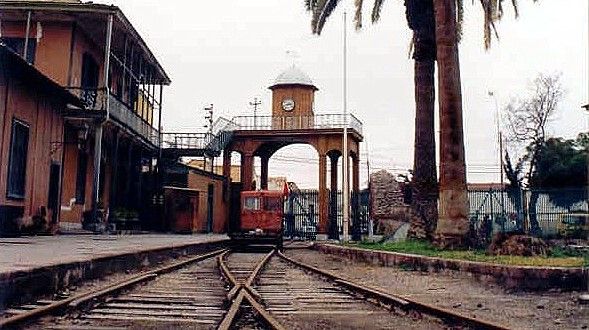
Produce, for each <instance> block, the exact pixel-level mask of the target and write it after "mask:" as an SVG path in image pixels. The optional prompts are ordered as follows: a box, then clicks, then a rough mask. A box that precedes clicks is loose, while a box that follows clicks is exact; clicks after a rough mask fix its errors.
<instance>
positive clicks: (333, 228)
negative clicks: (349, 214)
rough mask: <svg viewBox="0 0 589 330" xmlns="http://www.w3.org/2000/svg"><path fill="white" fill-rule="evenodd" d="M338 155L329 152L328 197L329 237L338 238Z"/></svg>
mask: <svg viewBox="0 0 589 330" xmlns="http://www.w3.org/2000/svg"><path fill="white" fill-rule="evenodd" d="M339 157H340V155H339V154H338V153H335V152H333V153H331V154H330V155H329V160H330V161H331V178H330V186H331V187H330V189H331V191H330V195H331V196H330V198H329V238H330V239H339V227H338V224H337V188H338V184H337V183H338V182H337V174H338V173H337V162H338V159H339Z"/></svg>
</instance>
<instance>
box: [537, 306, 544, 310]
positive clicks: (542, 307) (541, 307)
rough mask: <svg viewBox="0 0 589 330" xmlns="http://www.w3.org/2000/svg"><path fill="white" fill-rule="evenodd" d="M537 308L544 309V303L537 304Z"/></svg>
mask: <svg viewBox="0 0 589 330" xmlns="http://www.w3.org/2000/svg"><path fill="white" fill-rule="evenodd" d="M536 308H538V309H544V305H538V306H536Z"/></svg>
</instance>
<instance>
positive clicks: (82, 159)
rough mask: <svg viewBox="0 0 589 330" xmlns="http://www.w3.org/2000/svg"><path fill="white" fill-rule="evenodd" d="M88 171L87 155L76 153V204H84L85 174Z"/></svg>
mask: <svg viewBox="0 0 589 330" xmlns="http://www.w3.org/2000/svg"><path fill="white" fill-rule="evenodd" d="M87 169H88V154H86V153H85V152H81V151H80V152H79V153H78V172H77V174H76V204H84V203H85V202H86V172H87Z"/></svg>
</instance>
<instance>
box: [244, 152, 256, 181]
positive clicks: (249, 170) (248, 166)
mask: <svg viewBox="0 0 589 330" xmlns="http://www.w3.org/2000/svg"><path fill="white" fill-rule="evenodd" d="M253 175H254V156H253V154H251V153H245V152H244V153H243V154H241V183H242V184H243V190H244V191H248V190H254V189H255V187H253V185H252V183H253V181H254V178H253Z"/></svg>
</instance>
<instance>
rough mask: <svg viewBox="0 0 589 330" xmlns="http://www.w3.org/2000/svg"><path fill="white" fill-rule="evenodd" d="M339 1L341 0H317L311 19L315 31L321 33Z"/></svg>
mask: <svg viewBox="0 0 589 330" xmlns="http://www.w3.org/2000/svg"><path fill="white" fill-rule="evenodd" d="M338 3H339V0H317V3H316V5H315V8H314V9H313V18H312V19H311V27H312V29H313V33H316V34H321V31H322V30H323V26H324V25H325V22H326V21H327V18H328V17H329V16H330V15H331V14H332V13H333V11H334V10H335V8H336V7H337V4H338Z"/></svg>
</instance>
